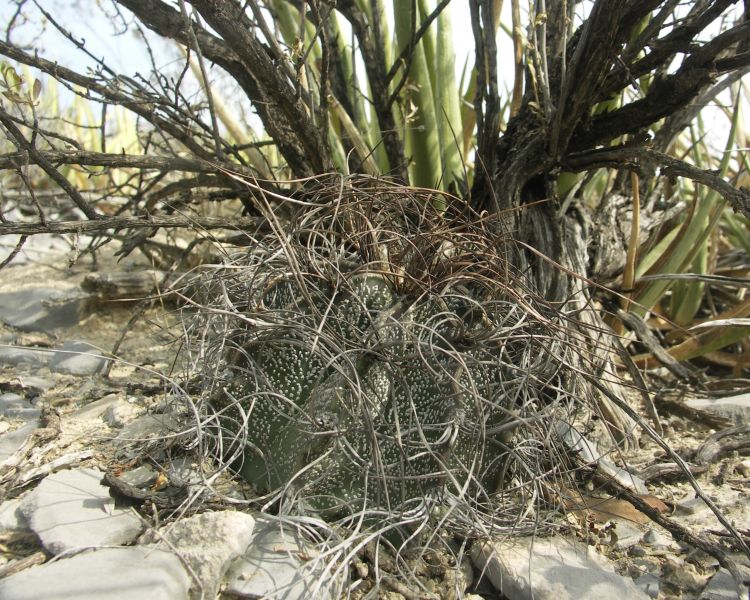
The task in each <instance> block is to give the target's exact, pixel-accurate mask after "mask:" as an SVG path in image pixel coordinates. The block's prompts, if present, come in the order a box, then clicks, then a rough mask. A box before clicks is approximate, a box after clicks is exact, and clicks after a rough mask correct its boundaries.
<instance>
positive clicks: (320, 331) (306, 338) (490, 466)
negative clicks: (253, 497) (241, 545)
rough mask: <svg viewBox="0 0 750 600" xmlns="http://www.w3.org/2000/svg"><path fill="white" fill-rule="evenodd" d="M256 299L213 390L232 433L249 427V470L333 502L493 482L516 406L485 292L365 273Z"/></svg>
mask: <svg viewBox="0 0 750 600" xmlns="http://www.w3.org/2000/svg"><path fill="white" fill-rule="evenodd" d="M249 305H250V306H253V307H255V308H254V314H253V317H254V321H253V322H254V323H255V325H253V326H252V327H247V328H244V329H242V330H240V331H239V332H238V333H237V334H236V336H235V338H234V348H233V350H232V352H231V353H230V355H231V357H230V359H229V363H230V364H229V371H230V373H229V376H228V382H227V384H226V385H225V386H224V387H223V388H222V390H221V392H220V393H219V394H218V395H215V397H214V405H215V406H216V407H217V408H218V409H219V410H220V411H221V412H222V414H223V415H224V417H225V418H224V421H223V423H224V427H225V428H229V429H230V433H231V434H232V435H234V436H237V433H238V431H237V428H238V427H240V426H242V427H245V428H246V430H245V431H244V432H243V433H244V434H245V435H243V436H240V438H241V439H242V440H243V443H244V444H245V449H244V458H243V460H242V461H241V465H240V466H239V471H240V473H241V474H242V476H243V477H244V478H245V479H246V480H248V481H249V482H251V483H252V484H254V485H255V486H256V487H257V488H259V489H260V490H263V491H273V490H277V489H282V488H284V489H286V490H287V492H288V494H290V495H291V496H292V497H294V498H296V499H298V500H299V501H300V506H304V507H305V508H306V509H309V510H313V511H317V512H320V513H323V514H334V513H336V514H340V513H351V512H355V511H359V510H363V509H367V508H368V507H369V508H373V509H377V508H383V509H388V510H393V509H394V508H397V507H403V506H405V505H408V504H409V503H410V502H413V501H417V500H418V499H420V498H423V497H424V496H426V495H428V494H431V493H435V492H437V491H439V490H442V489H445V488H446V486H448V487H450V488H451V489H452V490H453V491H455V492H458V491H460V490H461V489H465V488H466V487H467V486H466V483H467V481H468V483H469V485H470V486H473V487H474V488H476V487H477V486H481V487H483V488H492V487H494V486H495V485H496V482H495V481H494V479H495V478H496V477H497V472H498V469H499V467H498V465H499V462H498V461H497V460H496V458H493V457H492V456H489V455H488V448H489V449H491V451H492V452H495V453H497V452H498V451H499V450H498V448H497V447H494V446H492V445H491V444H488V443H487V441H488V439H489V438H488V436H487V435H486V431H487V430H488V429H490V430H491V429H493V428H495V427H497V426H498V425H499V424H502V423H503V422H507V421H508V420H509V419H510V415H511V414H512V406H509V405H508V397H509V396H508V387H507V385H505V386H503V385H502V379H503V373H505V372H506V371H507V369H505V368H504V367H503V365H502V361H501V360H499V357H500V356H501V355H502V354H503V352H504V348H503V347H502V346H501V345H498V344H494V345H493V344H492V343H483V342H484V340H483V339H482V338H483V336H484V335H486V331H487V330H488V328H489V329H491V328H492V327H493V326H494V323H495V321H496V320H497V318H500V315H499V314H492V312H494V311H491V312H488V311H487V309H486V306H485V305H484V304H483V303H482V302H481V299H476V298H472V297H471V296H470V295H468V294H466V290H461V292H460V293H458V292H454V291H452V290H450V289H448V290H442V291H440V292H436V293H432V294H430V293H424V294H422V295H421V296H418V297H407V296H404V295H401V294H398V293H397V292H396V291H395V286H394V285H393V284H392V282H391V280H390V279H389V278H388V277H387V276H385V275H383V274H379V273H376V272H367V271H363V272H353V273H348V274H341V273H340V274H339V276H338V277H337V279H336V280H335V281H325V282H322V281H321V280H320V279H317V278H316V279H310V280H305V279H302V280H300V278H299V276H298V277H293V276H291V275H289V276H281V277H278V278H277V279H276V280H275V281H272V282H270V283H269V284H268V285H266V286H264V288H263V289H262V290H260V291H259V292H257V293H256V297H254V298H251V299H250V303H249ZM491 306H497V307H499V306H500V305H499V304H497V305H491ZM259 321H260V322H261V323H260V324H258V322H259ZM249 329H252V331H249ZM511 395H512V394H511Z"/></svg>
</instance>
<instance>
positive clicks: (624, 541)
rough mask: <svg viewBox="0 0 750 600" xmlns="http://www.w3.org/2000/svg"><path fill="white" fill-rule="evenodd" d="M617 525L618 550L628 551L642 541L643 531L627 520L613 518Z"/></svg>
mask: <svg viewBox="0 0 750 600" xmlns="http://www.w3.org/2000/svg"><path fill="white" fill-rule="evenodd" d="M612 522H613V523H614V525H615V530H614V532H615V535H616V536H617V539H616V541H615V543H614V547H615V549H616V550H627V549H628V548H630V547H632V546H635V545H636V544H637V543H638V542H640V541H641V538H642V537H643V531H642V530H641V529H640V528H639V527H637V526H636V525H634V524H633V523H632V522H631V521H628V520H626V519H619V518H616V517H615V518H613V519H612Z"/></svg>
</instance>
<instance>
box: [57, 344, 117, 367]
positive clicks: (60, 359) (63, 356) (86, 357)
mask: <svg viewBox="0 0 750 600" xmlns="http://www.w3.org/2000/svg"><path fill="white" fill-rule="evenodd" d="M107 362H108V361H107V359H106V358H104V357H103V356H102V355H101V352H100V351H99V350H97V349H96V348H95V347H94V346H92V345H91V344H89V343H87V342H75V341H74V342H65V343H64V344H63V345H62V346H60V348H58V349H57V350H56V351H55V353H54V354H53V355H52V358H51V359H50V361H49V368H50V370H51V371H54V372H55V373H67V374H70V375H96V374H97V373H100V372H101V371H102V369H103V368H104V367H105V366H106V364H107Z"/></svg>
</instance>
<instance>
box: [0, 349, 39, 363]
mask: <svg viewBox="0 0 750 600" xmlns="http://www.w3.org/2000/svg"><path fill="white" fill-rule="evenodd" d="M51 356H52V354H51V352H48V351H45V350H36V349H34V348H21V347H16V346H4V347H2V348H0V364H4V365H13V366H18V365H31V366H33V367H43V366H44V365H46V364H47V363H48V362H49V359H50V357H51Z"/></svg>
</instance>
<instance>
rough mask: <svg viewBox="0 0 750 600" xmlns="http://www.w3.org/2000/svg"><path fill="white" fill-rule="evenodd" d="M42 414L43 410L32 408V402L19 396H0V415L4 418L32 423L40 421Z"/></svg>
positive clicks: (10, 394) (7, 394) (11, 394)
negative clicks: (31, 421) (35, 420)
mask: <svg viewBox="0 0 750 600" xmlns="http://www.w3.org/2000/svg"><path fill="white" fill-rule="evenodd" d="M41 413H42V411H41V409H39V408H35V407H34V406H32V404H31V402H29V401H28V400H26V399H25V398H24V397H23V396H21V395H19V394H14V393H13V392H8V393H6V394H0V415H2V416H4V417H9V418H11V419H22V420H24V421H30V420H33V419H38V418H39V415H40V414H41Z"/></svg>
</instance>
